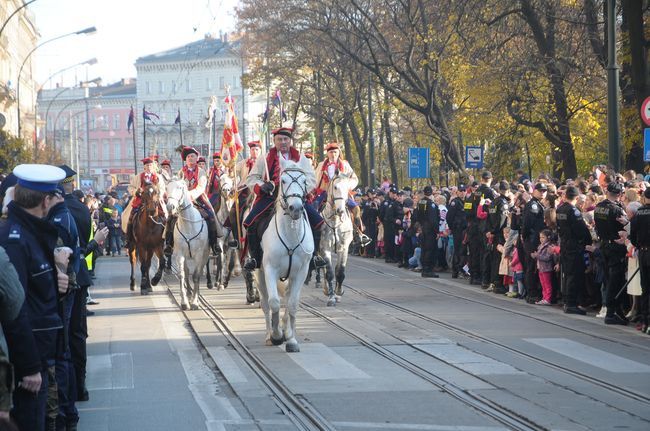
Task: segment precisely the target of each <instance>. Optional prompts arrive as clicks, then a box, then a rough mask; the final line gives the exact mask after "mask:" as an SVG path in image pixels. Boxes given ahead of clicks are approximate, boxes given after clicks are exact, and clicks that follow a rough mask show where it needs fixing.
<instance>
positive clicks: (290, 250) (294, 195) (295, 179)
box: [273, 169, 307, 283]
mask: <svg viewBox="0 0 650 431" xmlns="http://www.w3.org/2000/svg"><path fill="white" fill-rule="evenodd" d="M289 172H298V173H299V175H297V176H295V177H294V176H293V175H291V174H290V173H289ZM285 173H286V174H287V175H288V176H289V178H291V182H290V183H289V185H288V186H287V187H290V186H291V185H292V184H294V183H296V184H298V186H300V187H301V188H302V189H303V194H302V195H299V194H298V193H292V194H290V195H286V194H285V193H284V187H282V186H280V191H281V195H280V198H281V201H280V205H281V206H282V209H284V214H285V215H286V214H287V207H288V206H289V204H288V202H287V200H288V199H289V198H300V200H301V201H302V202H303V204H304V203H305V195H306V194H307V190H306V188H305V187H302V186H301V185H300V183H298V178H300V177H301V176H305V173H304V172H303V171H302V170H300V169H285V170H283V171H282V174H285ZM283 202H284V205H282V203H283ZM305 217H306V213H305V209H304V208H303V210H302V220H304V219H305ZM273 218H274V219H275V232H276V233H277V234H278V238H279V239H280V242H281V243H282V245H283V246H284V248H285V249H286V250H287V253H289V268H287V275H286V276H284V277H280V281H281V282H283V283H284V282H285V281H287V279H288V278H289V275H291V266H292V264H293V253H294V252H295V251H296V250H297V249H298V247H300V246H301V245H302V242H303V241H304V240H305V235H307V228H306V227H305V228H303V230H302V238H300V241H298V244H296V246H295V247H294V248H289V246H288V245H287V243H286V242H284V240H283V239H282V235H280V228H279V227H278V217H277V214H276V216H274V217H273ZM303 226H304V224H303Z"/></svg>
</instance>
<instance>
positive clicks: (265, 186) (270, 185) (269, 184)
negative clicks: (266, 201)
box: [260, 181, 275, 196]
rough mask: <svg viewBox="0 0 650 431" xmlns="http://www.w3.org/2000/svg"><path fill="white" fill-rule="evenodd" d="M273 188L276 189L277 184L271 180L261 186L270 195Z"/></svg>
mask: <svg viewBox="0 0 650 431" xmlns="http://www.w3.org/2000/svg"><path fill="white" fill-rule="evenodd" d="M273 189H275V184H273V183H272V182H270V181H267V182H265V183H264V184H262V185H261V186H260V191H261V192H262V193H264V194H265V195H269V196H270V195H271V194H273Z"/></svg>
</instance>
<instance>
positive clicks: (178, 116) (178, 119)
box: [174, 108, 181, 124]
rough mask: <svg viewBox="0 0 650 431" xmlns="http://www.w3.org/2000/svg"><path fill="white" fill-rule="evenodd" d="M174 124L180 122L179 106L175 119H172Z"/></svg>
mask: <svg viewBox="0 0 650 431" xmlns="http://www.w3.org/2000/svg"><path fill="white" fill-rule="evenodd" d="M174 124H181V108H178V114H177V115H176V119H175V120H174Z"/></svg>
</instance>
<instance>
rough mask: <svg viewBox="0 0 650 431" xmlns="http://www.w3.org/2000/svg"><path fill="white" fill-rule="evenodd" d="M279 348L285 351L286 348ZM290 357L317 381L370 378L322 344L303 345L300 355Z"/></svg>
mask: <svg viewBox="0 0 650 431" xmlns="http://www.w3.org/2000/svg"><path fill="white" fill-rule="evenodd" d="M278 348H279V349H282V350H283V351H284V346H278ZM288 356H289V357H290V358H291V359H292V360H293V361H294V362H295V363H296V364H298V365H299V366H300V367H302V369H304V370H305V371H307V372H308V373H309V374H310V375H311V376H312V377H313V378H315V379H316V380H334V379H369V378H370V376H369V375H368V374H366V373H364V372H363V371H361V370H360V369H358V368H357V367H355V366H354V365H352V364H351V363H349V362H348V361H346V360H345V359H343V358H342V357H341V356H339V354H338V353H336V352H334V351H333V350H332V349H330V348H329V347H327V346H326V345H324V344H322V343H308V344H301V345H300V353H298V354H291V355H288Z"/></svg>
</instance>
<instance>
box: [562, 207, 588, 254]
mask: <svg viewBox="0 0 650 431" xmlns="http://www.w3.org/2000/svg"><path fill="white" fill-rule="evenodd" d="M556 215H557V230H558V234H559V236H560V253H561V254H563V255H564V254H567V253H571V252H574V253H575V252H583V251H584V248H585V246H586V245H590V244H591V234H590V233H589V228H588V227H587V224H586V223H585V221H584V219H583V218H582V213H581V212H580V210H579V209H578V208H576V207H575V206H573V205H571V204H570V203H569V202H564V203H563V204H562V205H560V206H559V207H558V208H557V211H556Z"/></svg>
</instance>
